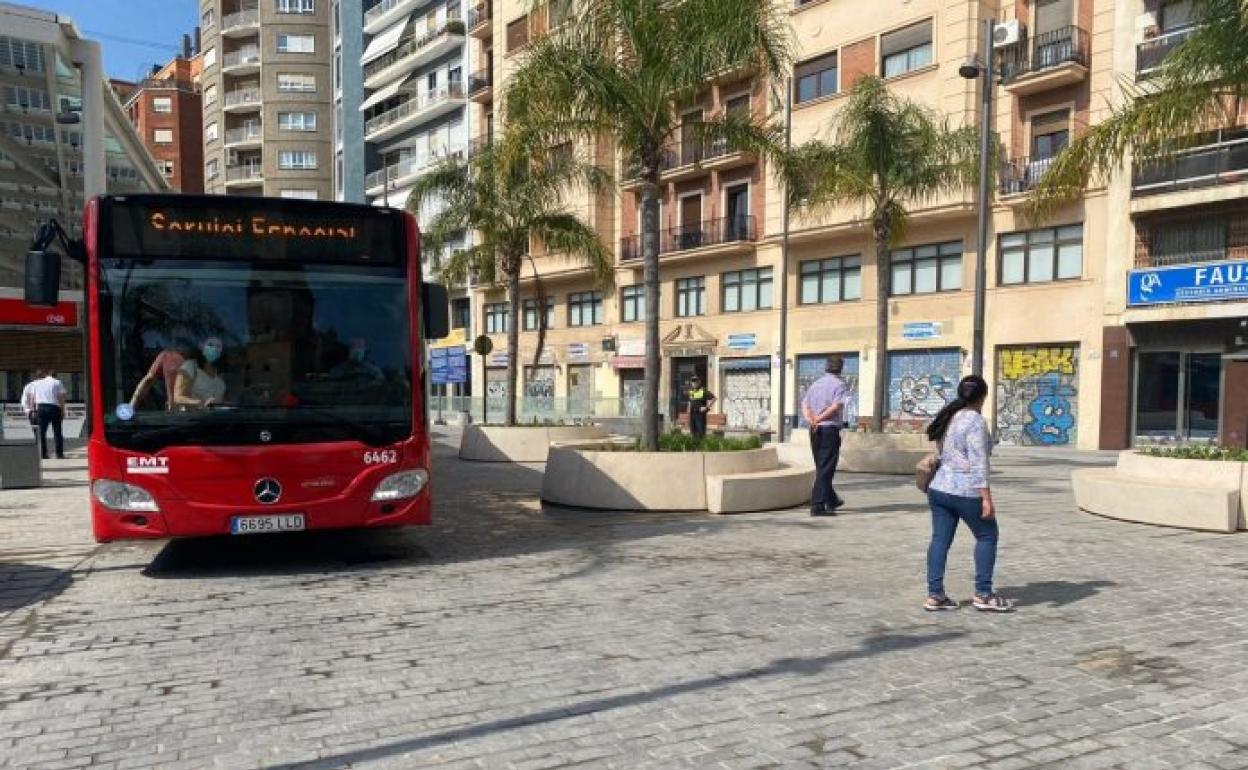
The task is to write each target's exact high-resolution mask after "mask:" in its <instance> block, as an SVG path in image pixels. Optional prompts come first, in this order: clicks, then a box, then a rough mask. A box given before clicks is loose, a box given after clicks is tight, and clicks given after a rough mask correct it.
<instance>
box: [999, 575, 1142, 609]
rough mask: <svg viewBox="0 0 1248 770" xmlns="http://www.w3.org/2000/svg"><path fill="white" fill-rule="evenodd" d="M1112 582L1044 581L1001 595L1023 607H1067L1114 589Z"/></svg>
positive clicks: (1006, 590)
mask: <svg viewBox="0 0 1248 770" xmlns="http://www.w3.org/2000/svg"><path fill="white" fill-rule="evenodd" d="M1117 585H1118V584H1117V583H1115V582H1113V581H1112V580H1084V581H1082V582H1072V581H1068V580H1042V581H1039V582H1035V583H1028V584H1027V585H1024V586H1018V587H1016V588H1002V589H1001V593H1002V594H1003V595H1005V596H1008V597H1009V598H1011V599H1013V600H1014V601H1015V602H1017V603H1018V605H1019V606H1020V607H1022V606H1034V605H1039V604H1047V605H1048V606H1050V607H1054V608H1057V607H1066V606H1068V605H1071V604H1075V603H1077V602H1081V601H1083V600H1084V599H1091V598H1092V597H1093V596H1096V595H1097V594H1099V593H1100V592H1101V589H1103V588H1114V587H1116V586H1117Z"/></svg>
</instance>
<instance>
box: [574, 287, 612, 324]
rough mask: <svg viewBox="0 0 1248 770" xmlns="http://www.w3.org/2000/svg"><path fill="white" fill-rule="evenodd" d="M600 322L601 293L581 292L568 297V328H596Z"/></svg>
mask: <svg viewBox="0 0 1248 770" xmlns="http://www.w3.org/2000/svg"><path fill="white" fill-rule="evenodd" d="M602 321H603V319H602V292H600V291H582V292H577V293H575V294H569V295H568V326H597V325H598V324H601V323H602Z"/></svg>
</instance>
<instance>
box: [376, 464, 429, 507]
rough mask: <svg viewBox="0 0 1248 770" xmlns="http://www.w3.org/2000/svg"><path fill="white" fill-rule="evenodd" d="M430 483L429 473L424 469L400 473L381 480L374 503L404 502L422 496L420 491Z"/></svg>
mask: <svg viewBox="0 0 1248 770" xmlns="http://www.w3.org/2000/svg"><path fill="white" fill-rule="evenodd" d="M428 483H429V472H428V471H426V470H424V469H423V468H417V469H416V470H414V471H400V472H399V473H394V474H391V475H389V476H387V477H385V478H384V479H382V480H381V483H380V484H378V485H377V491H375V492H373V502H375V503H380V502H387V501H390V500H404V499H406V498H409V497H415V496H416V495H418V494H420V490H422V489H424V488H425V485H426V484H428Z"/></svg>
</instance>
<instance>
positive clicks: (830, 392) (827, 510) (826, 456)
mask: <svg viewBox="0 0 1248 770" xmlns="http://www.w3.org/2000/svg"><path fill="white" fill-rule="evenodd" d="M844 367H845V362H844V361H843V360H842V359H841V357H840V356H829V357H828V362H827V365H826V367H825V370H826V371H827V374H825V375H823V376H822V377H820V378H819V379H817V380H815V382H814V383H813V384H811V386H810V387H809V388H808V389H807V390H806V395H805V397H803V398H802V416H803V417H805V418H806V422H807V424H808V425H810V451H811V453H812V454H813V455H814V458H815V485H814V488H813V489H811V491H810V515H811V516H835V515H836V509H837V508H840V507H841V506H842V505H844V504H845V501H844V500H842V499H841V497H840V495H838V494H836V490H835V489H833V488H832V478H833V477H834V476H836V464H837V462H838V461H839V460H840V457H841V428H842V427H843V426H844V424H845V422H844V421H845V402H846V401H847V400H848V399H849V386H848V385H846V384H845V381H844V380H842V379H841V370H842V369H844Z"/></svg>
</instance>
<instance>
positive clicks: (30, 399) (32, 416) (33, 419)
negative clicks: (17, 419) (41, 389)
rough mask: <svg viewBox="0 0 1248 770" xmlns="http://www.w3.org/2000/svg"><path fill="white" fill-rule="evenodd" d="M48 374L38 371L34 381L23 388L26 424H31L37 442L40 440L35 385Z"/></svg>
mask: <svg viewBox="0 0 1248 770" xmlns="http://www.w3.org/2000/svg"><path fill="white" fill-rule="evenodd" d="M46 374H47V372H45V371H44V370H42V369H36V370H35V376H34V379H32V380H31V381H30V382H28V383H26V387H24V388H22V401H21V403H22V411H24V412H25V413H26V422H29V423H30V432H31V434H33V435H34V437H35V440H36V441H38V440H39V412H38V410H36V409H35V383H36V382H38V381H39V380H41V379H43V377H44V375H46Z"/></svg>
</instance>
